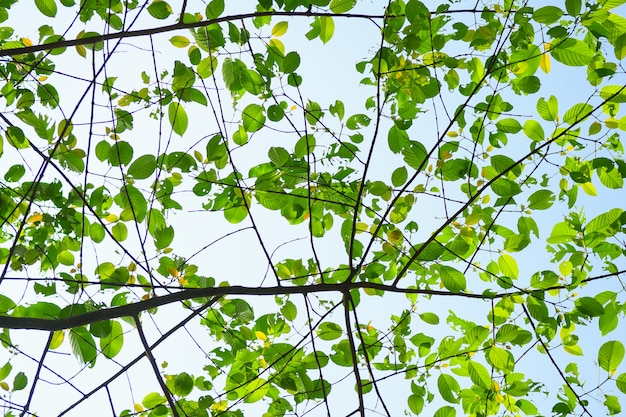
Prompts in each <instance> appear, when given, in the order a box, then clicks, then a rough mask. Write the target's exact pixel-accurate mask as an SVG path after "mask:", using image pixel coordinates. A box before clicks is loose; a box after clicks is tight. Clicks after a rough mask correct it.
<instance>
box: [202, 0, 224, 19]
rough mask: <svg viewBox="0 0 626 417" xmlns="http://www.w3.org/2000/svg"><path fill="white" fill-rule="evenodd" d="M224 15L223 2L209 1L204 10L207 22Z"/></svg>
mask: <svg viewBox="0 0 626 417" xmlns="http://www.w3.org/2000/svg"><path fill="white" fill-rule="evenodd" d="M222 13H224V0H211V1H210V2H209V4H207V6H206V9H205V14H206V18H207V19H208V20H211V19H216V18H218V17H220V15H221V14H222Z"/></svg>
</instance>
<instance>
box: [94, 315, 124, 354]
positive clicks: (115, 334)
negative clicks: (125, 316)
mask: <svg viewBox="0 0 626 417" xmlns="http://www.w3.org/2000/svg"><path fill="white" fill-rule="evenodd" d="M123 345H124V332H123V329H122V325H121V324H120V323H119V322H117V321H111V331H110V332H109V333H108V334H107V335H106V336H105V337H103V338H101V339H100V350H101V351H102V353H103V354H104V356H106V357H107V358H109V359H111V358H113V357H115V356H117V354H118V353H120V351H121V350H122V346H123Z"/></svg>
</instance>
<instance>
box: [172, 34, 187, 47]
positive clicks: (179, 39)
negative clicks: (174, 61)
mask: <svg viewBox="0 0 626 417" xmlns="http://www.w3.org/2000/svg"><path fill="white" fill-rule="evenodd" d="M170 43H171V44H172V45H174V46H175V47H176V48H186V47H187V46H189V39H188V38H186V37H185V36H180V35H176V36H172V37H171V38H170Z"/></svg>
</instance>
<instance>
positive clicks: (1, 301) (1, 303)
mask: <svg viewBox="0 0 626 417" xmlns="http://www.w3.org/2000/svg"><path fill="white" fill-rule="evenodd" d="M14 308H15V303H14V302H13V300H11V299H10V298H9V297H7V296H6V295H4V294H0V313H1V314H6V313H7V312H8V311H9V310H13V309H14ZM0 380H1V379H0Z"/></svg>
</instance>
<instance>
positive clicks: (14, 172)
mask: <svg viewBox="0 0 626 417" xmlns="http://www.w3.org/2000/svg"><path fill="white" fill-rule="evenodd" d="M25 173H26V168H24V165H22V164H16V165H13V166H12V167H11V168H9V170H8V171H7V173H6V174H4V180H5V181H9V182H17V181H19V180H20V178H22V177H23V176H24V174H25Z"/></svg>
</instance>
